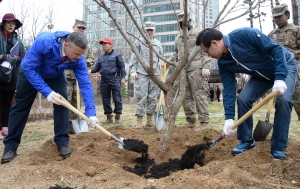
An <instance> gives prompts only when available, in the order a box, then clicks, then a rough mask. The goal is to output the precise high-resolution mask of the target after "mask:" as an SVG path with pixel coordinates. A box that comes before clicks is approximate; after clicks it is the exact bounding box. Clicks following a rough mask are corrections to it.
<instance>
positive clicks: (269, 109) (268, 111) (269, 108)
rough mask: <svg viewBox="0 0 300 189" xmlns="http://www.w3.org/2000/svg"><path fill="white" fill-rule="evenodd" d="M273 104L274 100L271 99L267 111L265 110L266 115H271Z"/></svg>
mask: <svg viewBox="0 0 300 189" xmlns="http://www.w3.org/2000/svg"><path fill="white" fill-rule="evenodd" d="M273 102H274V98H272V99H271V100H270V101H269V105H268V110H267V113H268V114H270V113H271V109H272V107H273Z"/></svg>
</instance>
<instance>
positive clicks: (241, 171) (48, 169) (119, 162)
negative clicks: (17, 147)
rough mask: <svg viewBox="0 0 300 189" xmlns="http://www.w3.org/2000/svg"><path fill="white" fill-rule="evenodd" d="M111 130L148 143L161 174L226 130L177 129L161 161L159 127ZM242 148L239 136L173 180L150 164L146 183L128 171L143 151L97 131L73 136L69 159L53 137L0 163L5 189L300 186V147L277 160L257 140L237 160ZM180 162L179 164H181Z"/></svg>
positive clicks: (174, 174)
mask: <svg viewBox="0 0 300 189" xmlns="http://www.w3.org/2000/svg"><path fill="white" fill-rule="evenodd" d="M109 131H110V132H111V133H112V134H114V135H115V136H117V137H125V138H128V139H136V140H141V141H144V142H145V143H146V144H148V145H149V148H148V154H149V160H152V161H150V162H149V164H151V165H153V164H154V163H155V164H157V165H160V166H161V167H159V168H158V169H156V170H155V171H156V172H161V173H162V174H164V170H166V169H167V168H170V167H171V166H170V165H169V164H167V162H170V161H175V159H180V158H181V157H182V155H183V154H184V152H185V151H186V150H187V149H188V147H191V146H193V145H197V144H202V143H205V142H207V141H210V140H214V139H216V138H217V137H218V136H219V135H220V132H221V131H215V130H208V131H204V130H203V131H202V132H194V131H192V130H189V129H186V128H179V127H176V128H175V129H174V133H173V137H172V141H171V148H170V150H169V152H168V153H167V154H166V155H165V156H164V157H163V158H157V157H155V154H156V150H157V146H158V144H159V139H160V136H161V132H159V133H158V132H157V131H155V129H153V130H147V131H145V130H133V129H129V128H124V127H122V126H117V127H113V128H111V129H109ZM203 136H205V138H204V137H203ZM237 144H238V141H237V140H236V136H231V137H229V138H225V139H223V140H222V141H220V142H219V143H218V144H216V145H215V146H213V147H212V148H210V149H209V150H208V151H205V158H204V159H203V163H204V166H202V167H201V166H199V165H198V164H196V165H195V166H194V168H193V169H184V170H179V171H176V172H173V171H171V174H170V175H169V176H166V177H164V178H161V179H155V178H154V176H151V173H152V171H151V168H150V166H149V167H148V168H145V167H144V168H141V171H145V174H146V175H148V176H147V179H146V178H145V177H143V176H138V175H136V174H134V173H131V172H128V171H126V170H125V169H124V168H123V167H128V168H131V169H134V167H135V166H136V165H137V164H138V163H139V162H138V160H139V158H141V154H140V153H135V152H132V151H129V150H122V149H119V148H118V144H117V142H115V141H114V140H111V139H108V138H107V137H106V136H105V135H103V134H101V133H100V132H98V131H91V132H89V133H82V134H78V135H72V136H71V140H70V147H71V148H72V150H73V156H72V157H70V158H67V159H65V160H63V159H62V158H61V157H60V156H59V153H58V151H57V147H56V145H55V143H54V141H53V140H52V139H51V140H47V141H46V142H44V143H43V145H42V146H40V147H39V149H38V150H34V151H30V152H23V153H21V154H19V155H18V156H17V158H16V159H15V160H14V161H12V162H11V163H8V164H3V165H1V166H0V169H1V171H0V183H1V185H0V188H47V189H48V188H50V187H51V186H52V187H55V186H57V187H61V188H66V187H69V188H144V189H146V188H157V189H158V188H159V189H160V188H166V189H168V188H178V189H179V188H180V189H181V188H187V189H189V188H298V187H300V172H299V169H300V153H299V152H300V146H299V144H295V143H289V146H288V149H287V152H286V154H287V157H288V160H286V161H274V160H272V159H271V158H270V157H269V153H270V141H269V140H266V141H263V142H257V146H256V148H254V149H251V150H248V151H247V152H245V153H242V154H239V155H237V156H232V155H231V149H232V148H233V147H235V146H236V145H237ZM164 163H165V164H164ZM175 164H176V165H178V162H175ZM149 168H150V170H149ZM173 168H174V167H173ZM175 169H178V167H175ZM146 170H147V171H146ZM91 172H92V173H93V174H91ZM147 172H148V173H147Z"/></svg>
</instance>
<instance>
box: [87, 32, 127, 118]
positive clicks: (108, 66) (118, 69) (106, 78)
mask: <svg viewBox="0 0 300 189" xmlns="http://www.w3.org/2000/svg"><path fill="white" fill-rule="evenodd" d="M99 43H100V44H101V45H102V48H103V51H104V53H103V54H102V55H100V57H99V58H98V61H97V63H96V65H95V66H94V67H93V68H92V69H91V70H89V74H90V73H95V72H98V71H100V75H101V82H100V90H101V95H102V103H103V107H104V114H105V115H106V117H107V118H106V121H105V122H104V123H112V122H113V119H112V117H113V116H112V115H111V114H112V108H111V104H110V99H111V94H112V96H113V101H114V103H115V109H114V113H115V114H116V116H115V122H116V123H120V122H121V120H120V115H121V114H122V109H123V108H122V93H121V92H122V91H121V86H122V87H125V76H126V71H125V65H124V61H123V58H122V55H121V54H120V53H118V52H117V51H115V50H114V49H113V48H112V47H113V42H112V40H111V39H110V38H104V39H102V40H101V41H100V42H99ZM120 80H121V81H120Z"/></svg>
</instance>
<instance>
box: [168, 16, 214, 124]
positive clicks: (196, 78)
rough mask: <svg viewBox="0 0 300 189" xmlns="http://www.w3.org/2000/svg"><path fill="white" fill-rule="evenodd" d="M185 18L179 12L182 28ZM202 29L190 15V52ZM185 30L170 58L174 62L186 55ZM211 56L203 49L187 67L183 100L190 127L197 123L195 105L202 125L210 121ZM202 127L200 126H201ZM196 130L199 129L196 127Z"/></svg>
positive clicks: (179, 35) (188, 34)
mask: <svg viewBox="0 0 300 189" xmlns="http://www.w3.org/2000/svg"><path fill="white" fill-rule="evenodd" d="M183 18H184V12H181V13H179V14H178V22H179V24H180V28H182V22H183ZM199 32H200V29H198V28H194V27H193V26H192V25H191V19H190V18H189V15H188V33H187V36H188V45H189V52H191V51H192V49H193V48H194V46H195V43H196V38H197V35H198V33H199ZM182 35H183V32H182V31H181V32H180V33H179V34H178V36H177V37H176V39H175V52H174V54H173V55H172V56H171V57H170V58H169V60H170V61H172V62H177V61H179V60H181V59H182V58H183V56H184V41H183V36H182ZM210 61H211V58H210V57H209V56H208V55H207V54H206V53H204V52H203V51H202V50H201V52H200V53H198V54H197V56H196V57H195V59H194V60H193V62H191V63H190V65H189V67H188V68H187V74H186V77H187V83H186V94H185V98H184V100H183V108H184V113H185V116H186V121H187V122H188V123H187V126H188V127H191V128H193V127H195V124H196V113H195V105H196V110H197V114H198V120H199V122H200V126H201V127H207V126H208V122H209V114H208V100H207V96H206V91H207V88H208V84H207V82H206V80H207V78H208V77H209V75H210V73H209V67H210ZM199 128H200V127H199ZM196 130H199V129H198V128H196Z"/></svg>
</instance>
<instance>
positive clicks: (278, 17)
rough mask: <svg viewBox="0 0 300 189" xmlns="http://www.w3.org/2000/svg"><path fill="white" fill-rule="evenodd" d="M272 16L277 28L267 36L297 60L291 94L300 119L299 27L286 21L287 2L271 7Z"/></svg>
mask: <svg viewBox="0 0 300 189" xmlns="http://www.w3.org/2000/svg"><path fill="white" fill-rule="evenodd" d="M272 16H273V18H274V21H275V23H276V25H277V26H278V28H276V29H274V30H273V31H271V33H270V34H269V37H271V38H272V39H273V40H274V41H276V42H277V43H279V44H280V45H282V46H283V47H285V48H286V49H288V50H289V51H290V52H292V53H293V55H294V57H295V59H296V60H297V62H298V68H299V69H298V77H297V80H296V86H295V92H294V94H293V101H294V108H295V111H296V113H297V115H298V120H299V121H300V83H299V80H300V27H299V26H295V25H294V24H292V23H288V19H289V18H290V12H289V10H288V6H287V4H284V3H283V4H281V5H278V6H276V7H274V8H273V9H272Z"/></svg>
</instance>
